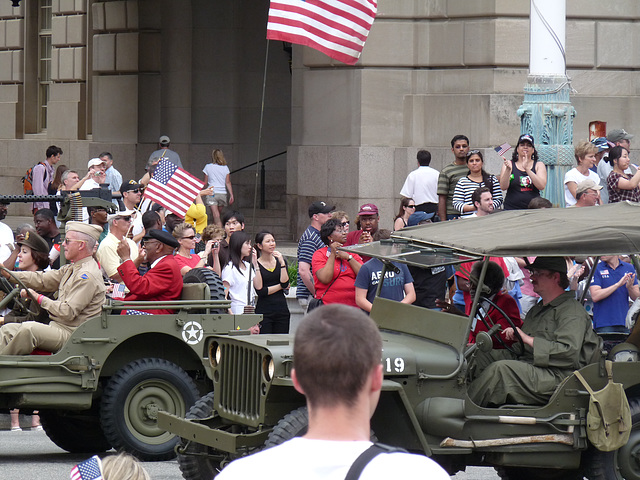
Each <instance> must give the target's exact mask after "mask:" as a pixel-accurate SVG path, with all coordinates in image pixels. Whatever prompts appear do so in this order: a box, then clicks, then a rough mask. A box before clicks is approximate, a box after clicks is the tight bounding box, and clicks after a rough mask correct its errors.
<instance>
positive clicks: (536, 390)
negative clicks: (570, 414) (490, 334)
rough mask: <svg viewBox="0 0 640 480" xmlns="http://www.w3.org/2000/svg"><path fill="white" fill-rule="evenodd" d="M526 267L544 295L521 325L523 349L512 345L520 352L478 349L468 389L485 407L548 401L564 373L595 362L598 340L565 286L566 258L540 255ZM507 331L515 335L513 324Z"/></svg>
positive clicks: (506, 333) (473, 397)
mask: <svg viewBox="0 0 640 480" xmlns="http://www.w3.org/2000/svg"><path fill="white" fill-rule="evenodd" d="M527 268H529V270H530V271H531V283H532V284H533V290H534V291H535V292H536V293H537V294H538V295H540V297H541V300H540V301H539V302H538V303H537V304H536V305H534V306H533V307H532V308H531V310H529V312H528V313H527V316H526V317H525V319H524V323H523V325H522V329H520V328H517V331H518V333H519V334H520V337H521V338H522V343H523V344H524V351H522V348H521V346H520V345H519V343H518V342H516V343H515V344H514V345H513V347H514V349H515V350H516V352H517V353H518V354H520V356H518V355H516V354H513V353H511V352H510V351H508V350H492V351H490V352H489V353H483V352H478V355H477V357H476V359H475V371H473V372H472V378H473V381H472V382H471V385H470V386H469V389H468V392H467V393H468V395H469V398H470V399H471V400H472V401H473V402H474V403H475V404H477V405H480V406H482V407H488V406H498V405H504V404H505V403H523V404H545V403H546V402H547V401H548V400H549V397H550V396H551V394H552V393H553V391H554V390H555V388H556V386H557V385H558V384H559V383H560V382H561V381H562V380H563V379H564V378H566V377H567V376H569V375H570V374H571V373H572V372H573V371H574V370H577V369H580V368H582V367H584V366H586V365H588V364H589V363H590V362H591V358H592V356H593V354H594V353H595V351H596V350H597V348H598V345H599V341H598V337H597V335H596V334H595V332H594V331H593V326H592V324H591V319H590V318H589V315H588V314H587V312H586V310H585V309H584V308H583V307H582V305H580V303H579V302H577V301H576V299H575V295H574V293H573V292H567V291H566V290H565V289H566V288H567V287H568V286H569V279H568V278H567V263H566V261H565V259H564V258H563V257H538V258H536V260H535V261H534V262H533V263H532V264H531V265H529V266H528V267H527ZM505 336H506V337H507V339H509V340H512V339H515V338H517V337H516V335H515V332H514V331H513V328H507V329H505Z"/></svg>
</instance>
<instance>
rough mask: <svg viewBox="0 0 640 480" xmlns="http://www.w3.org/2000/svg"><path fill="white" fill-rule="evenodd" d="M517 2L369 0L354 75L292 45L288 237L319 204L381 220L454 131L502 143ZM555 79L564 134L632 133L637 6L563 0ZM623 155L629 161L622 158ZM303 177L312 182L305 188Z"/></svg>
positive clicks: (517, 52) (521, 56)
mask: <svg viewBox="0 0 640 480" xmlns="http://www.w3.org/2000/svg"><path fill="white" fill-rule="evenodd" d="M529 4H530V2H529V0H475V1H473V2H470V1H468V0H412V1H409V0H386V1H385V0H381V1H380V2H379V5H378V16H377V18H376V21H375V23H374V25H373V28H372V29H371V33H370V35H369V38H368V40H367V44H366V46H365V49H364V52H363V55H362V57H361V59H360V60H359V62H358V64H357V65H356V67H355V68H352V67H347V66H345V65H342V64H340V63H339V62H335V61H332V60H331V59H329V58H328V57H326V56H324V55H323V54H321V53H319V52H316V51H314V50H312V49H310V48H306V47H300V48H299V49H296V50H294V51H295V55H294V78H293V83H294V87H293V97H292V114H293V120H292V146H291V147H290V151H289V163H288V183H287V187H288V190H287V192H288V194H289V203H290V208H291V209H292V211H297V212H298V216H297V218H295V217H294V218H293V219H292V225H291V228H292V230H294V231H296V232H297V233H298V234H300V233H301V231H302V230H303V229H304V227H305V226H306V222H307V220H306V218H305V215H304V212H305V210H306V207H307V205H308V203H309V202H310V201H312V200H314V199H316V198H327V199H328V200H329V201H330V202H333V203H336V204H337V205H338V206H340V207H341V208H344V209H346V210H347V211H348V212H350V213H351V214H352V215H354V214H355V213H356V212H357V208H358V205H360V204H362V203H365V202H368V201H371V202H374V203H376V204H377V205H378V206H379V207H380V210H381V217H382V224H383V226H385V227H389V226H390V225H391V222H392V219H393V216H394V215H395V213H396V212H397V209H398V204H399V193H398V192H399V191H400V188H401V186H402V183H403V182H404V179H405V177H406V175H407V173H408V172H409V171H410V170H412V169H414V168H415V167H416V162H415V153H416V151H417V150H418V149H419V148H426V149H428V150H430V151H431V152H432V155H433V160H432V166H433V167H435V168H437V169H440V168H442V167H443V166H444V165H446V164H447V163H449V162H450V161H451V151H450V143H449V142H450V140H451V138H452V137H453V136H454V135H456V134H459V133H462V134H465V135H467V136H468V137H469V138H470V141H471V145H472V147H473V148H481V149H484V151H485V162H486V164H487V170H488V171H489V172H491V173H495V174H497V173H499V170H500V164H501V161H500V159H499V158H498V157H497V156H496V155H495V153H493V152H492V148H491V147H493V146H497V145H500V144H502V143H504V142H509V143H511V144H514V143H515V141H516V139H517V137H518V135H519V133H520V121H519V118H518V117H517V115H516V111H517V109H518V107H519V106H520V105H521V104H522V101H523V87H524V85H525V83H526V81H527V74H528V64H529V41H530V39H529ZM567 17H568V18H567V23H568V24H567V39H566V52H567V67H568V72H567V74H568V75H569V77H570V78H571V79H572V80H573V87H574V88H575V89H576V93H575V94H574V95H573V96H572V102H573V105H574V107H575V108H576V110H577V115H576V118H575V125H574V126H575V132H574V138H575V139H576V141H577V140H580V139H584V138H587V136H588V123H589V122H590V121H592V120H602V121H606V122H608V127H609V129H612V128H619V127H624V128H626V129H627V130H628V131H630V132H632V133H640V118H639V115H640V113H638V112H640V110H639V109H638V107H640V103H639V98H640V97H638V93H639V92H638V88H639V82H640V77H639V76H638V74H637V69H638V68H640V53H639V50H640V47H639V45H640V42H639V40H640V38H638V35H639V34H640V24H639V23H637V20H638V19H640V3H638V2H636V1H634V0H614V1H611V2H608V3H607V8H606V11H603V8H602V4H601V2H599V1H598V0H580V1H568V2H567ZM632 156H633V155H632ZM310 175H313V178H314V179H315V180H316V181H314V183H313V185H309V184H308V182H307V181H306V179H307V178H309V176H310Z"/></svg>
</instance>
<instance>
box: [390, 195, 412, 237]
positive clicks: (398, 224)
mask: <svg viewBox="0 0 640 480" xmlns="http://www.w3.org/2000/svg"><path fill="white" fill-rule="evenodd" d="M415 212H416V202H414V201H413V198H407V197H402V200H400V210H398V214H397V215H396V218H395V219H394V221H393V231H394V232H395V231H396V230H400V229H402V228H404V227H406V226H407V223H409V217H410V216H411V214H412V213H415Z"/></svg>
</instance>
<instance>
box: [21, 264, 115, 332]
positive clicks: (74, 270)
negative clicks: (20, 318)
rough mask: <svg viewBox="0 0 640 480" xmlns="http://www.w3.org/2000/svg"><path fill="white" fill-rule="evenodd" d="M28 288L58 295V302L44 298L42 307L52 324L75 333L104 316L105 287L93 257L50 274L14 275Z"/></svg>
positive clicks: (28, 273)
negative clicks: (81, 326)
mask: <svg viewBox="0 0 640 480" xmlns="http://www.w3.org/2000/svg"><path fill="white" fill-rule="evenodd" d="M13 274H14V275H15V276H16V278H18V279H19V280H21V281H22V282H23V283H24V284H25V285H26V286H27V287H29V288H33V289H34V290H36V291H38V292H55V291H56V290H57V291H58V299H57V300H53V299H51V298H47V297H44V298H43V299H42V303H41V306H42V308H44V309H45V310H47V311H48V312H49V317H50V318H51V321H52V322H56V323H57V324H60V325H62V326H64V327H67V329H74V328H75V327H77V326H78V325H80V324H81V323H83V322H84V321H85V320H87V319H89V318H91V317H95V316H98V315H100V312H101V311H102V305H103V304H104V301H105V286H104V282H103V281H102V274H101V273H100V269H99V268H98V264H97V263H96V261H95V260H94V259H93V257H86V258H83V259H81V260H78V261H77V262H74V263H70V264H67V265H64V266H63V267H61V268H60V269H59V270H49V271H48V272H13Z"/></svg>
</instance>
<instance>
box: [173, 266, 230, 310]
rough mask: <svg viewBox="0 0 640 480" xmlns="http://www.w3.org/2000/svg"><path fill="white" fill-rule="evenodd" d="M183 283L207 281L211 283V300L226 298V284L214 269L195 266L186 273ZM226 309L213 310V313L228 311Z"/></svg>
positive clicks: (208, 283)
mask: <svg viewBox="0 0 640 480" xmlns="http://www.w3.org/2000/svg"><path fill="white" fill-rule="evenodd" d="M182 283H206V284H207V285H209V292H210V293H211V300H224V299H225V295H224V284H223V283H222V279H221V278H220V277H219V276H218V274H217V273H216V272H214V271H213V270H209V269H208V268H193V269H191V270H189V271H188V272H187V273H185V274H184V277H183V279H182ZM223 310H224V309H217V310H212V311H211V312H212V313H226V312H224V311H223Z"/></svg>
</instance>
